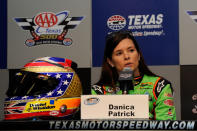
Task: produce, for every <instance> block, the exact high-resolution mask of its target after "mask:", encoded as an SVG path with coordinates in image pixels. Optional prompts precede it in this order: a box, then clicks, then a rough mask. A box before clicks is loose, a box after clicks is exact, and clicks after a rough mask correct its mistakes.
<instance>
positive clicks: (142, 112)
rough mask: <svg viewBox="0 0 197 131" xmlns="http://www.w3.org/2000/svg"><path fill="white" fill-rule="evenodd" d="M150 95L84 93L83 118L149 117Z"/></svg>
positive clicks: (82, 98) (82, 99) (82, 103)
mask: <svg viewBox="0 0 197 131" xmlns="http://www.w3.org/2000/svg"><path fill="white" fill-rule="evenodd" d="M148 118H149V101H148V95H82V96H81V119H148Z"/></svg>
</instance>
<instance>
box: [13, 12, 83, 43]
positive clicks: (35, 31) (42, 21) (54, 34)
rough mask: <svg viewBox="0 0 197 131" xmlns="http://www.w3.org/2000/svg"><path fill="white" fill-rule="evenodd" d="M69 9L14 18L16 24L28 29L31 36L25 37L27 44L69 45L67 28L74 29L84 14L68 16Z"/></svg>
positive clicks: (69, 39) (70, 40)
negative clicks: (29, 37) (30, 16)
mask: <svg viewBox="0 0 197 131" xmlns="http://www.w3.org/2000/svg"><path fill="white" fill-rule="evenodd" d="M68 15H69V11H62V12H59V13H56V14H55V13H53V12H41V13H38V14H37V15H36V16H34V17H33V18H15V21H16V22H17V24H18V25H19V26H20V27H22V29H24V30H29V31H30V34H31V35H32V37H33V38H31V39H27V40H26V42H25V44H26V45H27V46H35V45H40V44H59V45H65V46H69V45H71V44H72V39H71V38H65V36H66V34H67V33H68V30H69V29H74V28H75V27H77V26H78V25H79V24H80V22H81V21H82V20H83V18H84V16H80V17H68Z"/></svg>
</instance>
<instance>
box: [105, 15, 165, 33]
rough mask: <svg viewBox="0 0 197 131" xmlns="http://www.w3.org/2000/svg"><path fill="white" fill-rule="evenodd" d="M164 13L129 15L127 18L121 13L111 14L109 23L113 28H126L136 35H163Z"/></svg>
mask: <svg viewBox="0 0 197 131" xmlns="http://www.w3.org/2000/svg"><path fill="white" fill-rule="evenodd" d="M163 19H164V14H162V13H159V14H142V15H137V14H136V15H128V16H127V20H126V19H125V18H124V17H123V16H121V15H113V16H110V17H109V19H108V20H107V25H108V27H109V28H110V29H111V30H121V29H123V28H126V29H127V30H132V32H133V35H134V36H162V35H165V33H164V30H163Z"/></svg>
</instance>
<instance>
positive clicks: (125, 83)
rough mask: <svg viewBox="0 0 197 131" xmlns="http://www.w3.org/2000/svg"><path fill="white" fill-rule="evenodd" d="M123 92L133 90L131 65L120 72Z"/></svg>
mask: <svg viewBox="0 0 197 131" xmlns="http://www.w3.org/2000/svg"><path fill="white" fill-rule="evenodd" d="M118 81H119V84H120V89H121V90H122V94H128V91H129V90H133V71H132V70H131V68H129V67H125V68H124V69H123V70H122V71H120V73H119V78H118Z"/></svg>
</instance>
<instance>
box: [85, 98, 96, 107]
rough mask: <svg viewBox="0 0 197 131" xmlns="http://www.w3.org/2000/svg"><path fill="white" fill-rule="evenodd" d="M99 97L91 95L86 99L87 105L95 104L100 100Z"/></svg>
mask: <svg viewBox="0 0 197 131" xmlns="http://www.w3.org/2000/svg"><path fill="white" fill-rule="evenodd" d="M99 101H100V100H99V98H96V97H90V98H87V99H85V100H84V104H85V105H95V104H97V103H98V102H99Z"/></svg>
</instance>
